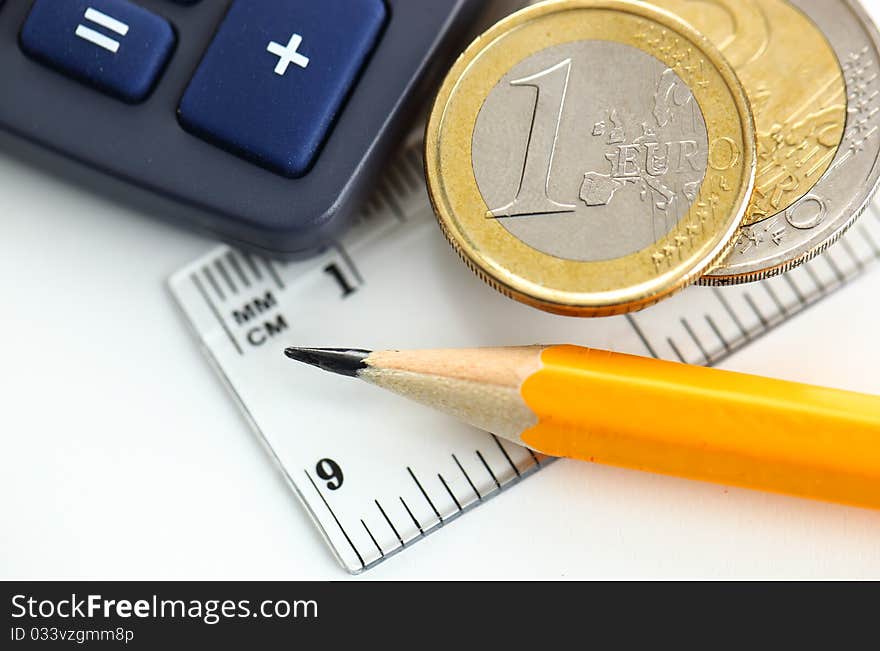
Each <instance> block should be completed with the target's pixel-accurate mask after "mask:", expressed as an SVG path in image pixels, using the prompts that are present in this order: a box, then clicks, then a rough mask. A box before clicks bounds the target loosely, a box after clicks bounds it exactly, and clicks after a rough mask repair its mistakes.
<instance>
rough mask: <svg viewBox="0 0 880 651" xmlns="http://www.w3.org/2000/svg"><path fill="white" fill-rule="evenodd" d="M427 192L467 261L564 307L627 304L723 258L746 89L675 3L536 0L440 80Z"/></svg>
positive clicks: (517, 293)
mask: <svg viewBox="0 0 880 651" xmlns="http://www.w3.org/2000/svg"><path fill="white" fill-rule="evenodd" d="M425 143H426V144H425V146H426V152H425V165H426V173H427V179H428V189H429V195H430V197H431V201H432V203H433V206H434V210H435V212H436V214H437V217H438V220H439V223H440V226H441V228H442V230H443V232H444V233H445V235H446V237H447V239H448V240H449V242H450V243H451V244H452V246H453V247H454V248H455V250H456V251H457V252H458V253H459V255H460V256H461V258H462V259H463V260H464V261H465V263H466V264H467V265H468V266H469V267H471V269H473V270H474V271H475V272H476V273H477V275H478V276H479V277H481V278H482V279H483V280H485V281H486V282H487V283H489V284H490V285H491V286H492V287H494V288H495V289H497V290H498V291H500V292H502V293H504V294H506V295H508V296H510V297H512V298H514V299H517V300H519V301H522V302H524V303H526V304H529V305H531V306H534V307H537V308H540V309H543V310H547V311H550V312H555V313H559V314H566V315H574V316H604V315H613V314H620V313H625V312H629V311H633V310H638V309H641V308H644V307H647V306H648V305H651V304H653V303H655V302H657V301H659V300H661V299H663V298H665V297H667V296H669V295H671V294H673V293H674V292H676V291H678V290H680V289H682V288H683V287H685V286H687V285H690V284H691V283H693V282H694V281H695V280H696V279H697V278H699V277H700V276H701V275H702V274H703V273H704V272H705V270H706V269H708V268H710V267H711V265H712V264H713V263H715V262H716V261H718V260H719V259H721V258H722V257H723V256H724V255H726V254H727V253H728V251H729V250H730V247H731V246H732V244H733V236H734V234H735V233H736V231H737V228H738V227H739V226H740V223H741V221H742V219H743V217H744V215H745V212H746V210H747V208H748V205H749V200H750V197H751V194H752V188H753V185H754V180H755V167H756V143H755V128H754V122H753V119H752V114H751V110H750V106H749V102H748V99H747V95H746V91H745V90H744V88H743V86H742V85H741V84H740V82H739V80H738V78H737V76H736V74H735V73H734V71H733V69H732V68H731V67H730V65H729V64H728V63H727V62H726V60H725V59H724V57H723V56H722V55H721V54H720V52H719V51H718V49H716V47H715V46H714V45H712V44H711V43H710V42H709V41H708V40H707V39H706V38H705V37H703V36H702V35H701V34H700V33H698V32H697V31H695V30H694V28H692V27H690V26H688V25H687V24H686V23H684V22H682V21H681V20H679V19H678V18H676V17H675V16H674V15H673V14H671V13H667V12H664V11H663V10H660V9H657V8H653V7H650V6H648V5H645V4H642V3H632V2H624V1H621V0H557V1H555V2H546V3H542V4H539V5H534V6H532V7H529V8H527V9H524V10H522V11H520V12H518V13H516V14H513V15H512V16H510V17H508V18H506V19H504V20H502V21H501V22H500V23H498V24H497V25H495V26H494V27H492V28H491V29H489V30H488V31H487V32H486V33H485V34H483V35H482V36H480V37H479V38H478V39H477V40H476V41H475V42H474V43H473V44H471V46H470V47H469V48H468V49H467V50H466V51H465V52H464V54H463V55H462V56H461V57H460V58H459V60H458V61H457V62H456V63H455V65H454V66H453V68H452V70H451V71H450V72H449V74H448V76H447V78H446V80H445V82H444V84H443V86H442V87H441V89H440V92H439V94H438V97H437V100H436V102H435V104H434V107H433V109H432V112H431V116H430V118H429V121H428V126H427V132H426V138H425Z"/></svg>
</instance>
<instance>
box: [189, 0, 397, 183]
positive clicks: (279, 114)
mask: <svg viewBox="0 0 880 651" xmlns="http://www.w3.org/2000/svg"><path fill="white" fill-rule="evenodd" d="M386 19H387V12H386V8H385V3H384V2H383V0H320V1H317V0H286V1H285V2H277V1H276V0H235V1H234V2H233V3H232V5H231V7H230V9H229V11H228V13H227V14H226V17H225V18H224V20H223V23H222V24H221V25H220V29H219V30H218V31H217V35H216V36H215V37H214V40H213V41H212V42H211V45H210V46H209V47H208V50H207V52H206V53H205V56H204V58H203V59H202V62H201V64H200V65H199V67H198V69H197V70H196V73H195V75H194V76H193V78H192V81H191V82H190V84H189V86H188V88H187V89H186V92H185V93H184V95H183V99H181V102H180V106H179V108H178V114H179V117H180V121H181V124H182V125H183V126H184V128H185V129H187V130H188V131H190V132H192V133H194V134H196V135H197V136H199V137H201V138H204V139H206V140H208V141H210V142H212V143H214V144H216V145H218V146H220V147H223V148H225V149H228V150H229V151H231V152H233V153H235V154H237V155H239V156H243V157H245V158H248V159H250V160H252V161H254V162H256V163H258V164H260V165H263V166H264V167H267V168H269V169H271V170H273V171H275V172H277V173H279V174H283V175H285V176H289V177H300V176H303V175H305V174H306V173H307V172H308V170H309V168H310V167H311V166H312V164H313V163H314V161H315V158H316V156H317V154H318V151H319V149H320V147H321V145H322V143H323V142H324V140H325V138H326V137H327V135H328V133H329V131H330V128H331V127H332V125H333V121H334V119H335V117H336V115H337V113H338V112H339V109H340V107H341V106H342V103H343V101H344V100H345V97H346V96H347V95H348V93H349V92H350V90H351V88H352V86H353V85H354V83H355V82H356V80H357V77H358V74H359V73H360V70H361V68H362V67H363V65H364V62H365V61H366V59H367V57H368V56H369V54H370V52H371V51H372V50H373V48H374V47H375V46H376V43H377V41H378V38H379V34H380V32H381V31H382V27H383V25H384V24H385V21H386Z"/></svg>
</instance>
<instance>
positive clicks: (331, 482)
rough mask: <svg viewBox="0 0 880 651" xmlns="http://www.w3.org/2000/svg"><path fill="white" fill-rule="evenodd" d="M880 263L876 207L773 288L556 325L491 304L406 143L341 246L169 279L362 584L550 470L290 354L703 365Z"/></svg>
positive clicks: (731, 291) (238, 258)
mask: <svg viewBox="0 0 880 651" xmlns="http://www.w3.org/2000/svg"><path fill="white" fill-rule="evenodd" d="M878 259H880V213H878V212H877V211H876V208H875V207H874V206H872V207H870V208H869V209H868V212H867V214H865V215H864V217H863V218H862V219H861V220H860V222H858V223H857V224H856V226H855V227H854V228H853V229H852V230H851V231H850V233H849V234H848V235H847V236H845V238H844V239H843V240H841V242H840V243H839V244H837V245H835V246H834V247H832V248H831V249H830V250H829V251H828V252H826V253H825V254H824V255H822V256H821V257H819V258H817V259H815V260H814V261H813V262H811V263H809V264H807V265H805V266H803V267H801V268H799V269H797V270H795V271H793V272H790V273H788V274H786V275H784V276H781V277H778V278H775V279H771V280H768V281H764V282H761V283H756V284H751V285H744V286H740V287H732V288H724V289H714V288H703V287H693V288H690V289H688V290H686V291H684V292H683V293H681V294H679V295H678V296H676V297H674V298H672V299H670V300H667V301H665V302H663V303H661V304H660V305H657V306H655V307H653V308H650V309H648V310H646V311H644V312H641V313H638V314H635V315H630V316H622V317H614V318H610V319H596V320H586V319H570V318H565V317H557V316H551V315H547V314H543V313H541V312H538V311H536V310H533V309H530V308H528V307H525V306H523V305H520V304H518V303H515V302H513V301H510V300H508V299H506V298H504V297H502V296H501V295H499V294H497V293H496V292H494V291H493V290H491V289H490V288H488V287H487V286H485V285H484V284H483V283H482V282H481V281H479V280H478V279H477V278H476V277H474V276H473V275H472V274H471V272H470V271H469V270H467V269H466V268H465V266H464V265H463V264H461V263H460V262H459V261H458V259H457V258H456V256H455V254H454V253H453V252H452V250H451V248H450V247H449V246H448V245H447V243H446V241H445V240H444V238H443V236H442V235H441V233H440V230H439V228H437V226H436V224H435V222H434V218H433V215H432V212H431V207H430V204H429V202H428V199H427V196H426V193H425V186H424V183H423V181H422V164H421V160H420V158H419V154H418V149H417V148H416V147H410V148H408V149H406V150H405V152H404V154H403V155H402V156H401V157H400V158H399V159H398V160H397V161H395V162H394V163H392V164H391V165H390V166H389V169H388V174H387V177H386V179H385V181H384V182H383V183H382V184H381V185H380V187H379V188H378V189H377V192H376V194H375V196H374V197H373V199H372V200H371V201H370V202H369V203H368V205H367V206H366V207H365V208H364V210H363V212H362V214H361V216H360V218H359V220H358V222H357V224H356V225H355V226H354V228H353V229H352V230H351V231H350V232H349V233H348V235H347V237H346V238H345V240H344V241H342V242H340V243H339V244H338V245H336V246H334V247H332V248H329V249H328V250H326V251H325V252H324V253H322V254H321V255H319V256H318V257H316V258H312V259H309V260H306V261H302V262H293V263H279V262H275V261H270V260H266V259H262V258H258V257H255V256H251V255H246V254H242V253H240V252H238V251H236V250H234V249H231V248H229V247H227V246H220V247H217V248H215V249H213V250H212V251H210V252H209V253H207V254H206V255H204V256H203V257H200V258H199V259H198V260H196V261H195V262H193V263H192V264H190V265H188V266H186V267H185V268H184V269H182V270H181V271H180V272H178V273H176V274H175V275H174V276H173V277H172V278H171V279H170V288H171V291H172V293H173V295H174V297H175V298H176V300H177V302H178V303H179V305H180V307H181V308H182V310H183V312H184V314H185V315H186V318H187V320H188V321H189V323H190V325H191V327H192V330H193V332H194V334H195V336H196V338H197V339H198V341H199V342H200V344H201V346H202V347H203V348H204V350H205V352H206V354H207V356H208V358H209V359H210V360H211V362H212V363H213V365H214V367H215V368H216V369H217V371H218V372H219V373H220V374H221V376H222V377H223V378H224V380H225V382H226V384H227V385H228V387H229V389H230V391H231V392H232V394H233V395H234V396H235V398H236V399H237V400H238V402H239V404H240V405H241V408H242V409H243V410H244V412H245V413H246V414H247V416H248V418H249V420H250V422H251V423H252V425H253V428H254V430H255V431H256V433H257V434H258V435H259V436H260V437H261V438H262V440H263V441H264V442H265V444H266V446H267V448H268V450H269V452H270V454H271V456H272V457H273V458H274V460H275V461H276V462H277V464H278V466H279V467H280V469H281V471H282V472H283V473H284V475H285V476H286V478H287V480H288V482H289V484H290V486H291V488H292V489H293V491H294V492H295V493H296V495H297V496H298V497H299V499H300V500H301V501H302V503H303V504H304V506H305V507H306V509H307V510H308V512H309V514H310V515H311V517H312V519H313V520H314V522H315V524H316V525H317V526H318V527H319V528H320V529H321V531H322V532H323V534H324V537H325V538H326V540H327V542H328V543H329V545H330V546H331V548H332V549H333V551H334V552H335V554H336V556H337V558H338V559H339V561H340V563H341V564H342V565H343V567H345V568H346V569H347V570H349V571H350V572H361V571H363V570H365V569H368V568H370V567H372V566H374V565H375V564H377V563H379V562H381V561H382V560H384V559H386V558H388V557H390V556H391V555H393V554H395V553H397V552H399V551H401V550H404V549H406V548H408V547H409V546H410V545H412V544H413V543H414V542H416V541H418V540H420V539H421V538H423V537H424V536H426V535H428V534H430V533H432V532H434V531H437V530H438V529H440V528H441V527H443V526H446V525H449V524H450V523H451V522H452V521H453V520H455V519H456V518H457V517H458V516H460V515H461V514H463V513H464V512H466V511H469V510H471V509H473V508H474V507H476V506H478V505H479V504H481V503H482V502H484V501H485V500H487V499H489V498H491V497H493V496H495V495H497V494H499V493H500V492H501V491H502V490H504V489H505V488H507V487H509V486H512V485H514V484H516V483H518V482H519V481H521V480H522V479H525V478H526V477H528V476H530V475H532V474H533V473H534V472H535V471H536V470H538V469H540V468H541V467H542V466H543V465H544V464H545V463H547V462H549V461H550V459H548V458H545V457H541V456H539V455H535V454H533V453H531V452H530V451H529V450H526V449H524V448H519V447H517V446H515V445H512V444H509V443H507V442H503V441H500V440H499V439H497V438H495V437H493V436H491V435H489V434H486V433H483V432H479V431H475V430H473V429H470V428H468V427H466V426H463V425H460V424H458V423H456V422H454V421H452V420H450V419H448V418H447V417H445V416H442V415H440V414H436V413H433V412H432V411H430V410H427V409H424V408H421V407H419V406H417V405H412V404H409V403H408V402H406V401H404V400H403V399H401V398H398V397H396V396H393V395H389V394H387V393H385V392H382V391H380V390H378V389H375V388H374V387H371V386H369V385H366V384H364V383H359V382H355V381H349V380H346V379H343V378H339V377H335V376H331V375H329V374H326V373H322V372H320V371H318V370H315V369H312V368H308V367H304V366H301V365H297V364H294V363H292V362H289V361H288V360H286V359H285V358H284V356H283V355H282V350H283V348H284V347H285V346H287V345H303V346H310V345H311V346H353V347H362V348H440V347H452V346H480V345H486V346H488V345H513V344H531V343H557V342H565V343H577V344H582V345H587V346H592V347H596V348H607V349H612V350H618V351H622V352H631V353H636V354H640V355H652V356H656V357H662V358H665V359H672V360H680V361H686V362H689V363H695V364H713V363H716V362H718V361H720V360H722V359H724V358H725V357H726V356H728V355H730V354H731V353H733V352H734V351H736V350H738V349H740V348H742V347H743V346H746V345H748V344H749V342H751V341H753V340H754V339H756V338H757V337H760V336H761V335H762V334H764V333H766V332H768V331H769V330H771V329H772V328H775V327H777V326H779V325H780V324H782V323H784V322H785V321H787V320H788V319H790V318H791V317H793V316H795V315H796V314H797V313H799V312H801V311H802V310H804V309H805V308H807V307H809V306H810V305H812V304H814V303H816V302H817V301H819V300H821V299H822V298H823V297H824V296H826V295H827V294H829V293H830V292H832V291H834V290H835V289H837V288H839V287H841V286H842V285H844V284H845V283H846V282H847V281H848V280H850V279H851V278H853V277H854V276H857V275H859V274H861V273H862V272H863V271H864V270H865V269H866V268H867V267H869V266H870V265H871V264H872V263H873V262H875V261H877V260H878Z"/></svg>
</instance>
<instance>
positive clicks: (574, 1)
mask: <svg viewBox="0 0 880 651" xmlns="http://www.w3.org/2000/svg"><path fill="white" fill-rule="evenodd" d="M583 9H587V10H608V11H612V12H622V13H627V14H631V15H635V16H637V17H639V18H642V19H647V20H649V21H651V22H654V23H656V24H659V25H660V26H662V27H665V28H666V29H668V30H670V31H671V32H673V33H675V34H676V35H677V36H678V37H680V38H682V39H683V40H685V41H688V42H689V43H690V44H691V45H693V47H694V48H695V50H697V51H698V52H699V53H700V55H702V56H703V57H705V59H706V60H707V62H708V63H709V64H710V65H712V66H713V67H714V68H715V69H716V71H717V73H718V75H719V77H720V79H721V80H722V82H723V83H724V84H725V85H726V87H727V91H728V92H729V94H730V96H731V99H732V101H733V105H734V106H735V107H736V109H737V114H738V115H737V116H736V117H738V122H739V124H740V127H741V130H742V134H741V135H742V144H743V151H742V165H743V172H742V175H743V176H745V177H747V182H746V183H741V184H740V187H739V188H738V192H737V194H736V195H735V197H734V198H733V200H732V202H731V205H732V206H733V210H732V212H733V214H731V215H728V222H729V223H726V225H725V224H724V223H722V228H721V229H719V232H718V233H716V234H715V235H714V240H715V245H714V246H712V247H711V248H710V249H709V251H708V252H707V253H706V254H705V255H704V256H703V257H701V258H697V259H695V260H694V261H693V264H692V266H691V267H689V268H687V269H685V270H684V271H683V272H682V273H681V274H679V275H676V276H674V277H673V276H672V275H671V274H669V273H668V272H665V273H658V274H657V276H655V277H652V278H649V279H648V280H647V281H646V280H643V279H639V280H638V281H635V282H633V283H632V284H630V285H625V286H623V287H620V288H616V289H613V290H605V291H601V292H595V291H594V292H574V291H570V290H562V289H553V288H547V287H542V286H540V285H538V284H536V283H534V282H533V281H529V280H527V279H526V278H523V277H521V276H518V275H514V274H513V273H507V274H506V275H501V274H498V273H493V271H492V269H491V265H490V264H488V261H487V258H486V256H485V255H484V254H482V253H481V252H480V250H478V249H476V248H475V247H474V246H473V245H472V244H471V243H470V241H469V240H468V238H467V237H464V236H463V234H462V233H460V232H459V228H458V226H457V224H456V220H455V216H454V214H453V211H452V210H451V209H450V206H449V205H448V204H447V201H448V199H447V198H446V196H445V193H444V182H443V179H444V175H443V174H442V172H441V164H443V165H450V166H453V169H454V168H455V166H459V165H469V166H470V169H471V170H473V165H472V160H471V152H470V147H468V148H467V151H457V152H455V153H454V157H455V160H452V161H444V160H443V157H442V156H441V149H440V138H441V134H442V131H443V127H444V122H445V118H446V116H447V113H448V112H449V110H450V103H451V102H452V101H453V99H454V96H455V92H456V89H457V87H458V86H459V84H460V82H461V81H462V80H463V78H464V76H465V75H466V73H467V72H469V69H470V66H471V65H472V63H473V62H474V61H475V60H476V59H477V58H478V57H479V56H480V55H481V54H482V53H483V52H485V51H486V50H488V49H489V48H490V47H491V46H492V45H493V44H494V42H495V41H496V39H498V38H500V37H503V36H505V35H506V34H508V33H509V32H510V31H512V30H514V29H516V28H517V27H519V26H521V25H524V24H526V23H528V22H530V21H532V20H535V19H538V18H541V17H542V16H544V15H547V14H552V13H556V12H562V11H570V10H583ZM484 85H486V86H488V87H487V88H485V96H488V93H489V92H491V90H492V88H493V87H494V83H492V80H489V83H487V84H484ZM701 110H703V107H702V106H701ZM704 117H705V113H704ZM719 119H720V118H719ZM710 120H711V116H709V117H708V118H706V122H707V125H708V124H709V122H710ZM474 122H476V118H475V120H474ZM470 138H471V140H470V142H471V143H472V141H473V134H470ZM756 161H757V154H756V143H755V128H754V118H753V116H752V111H751V105H750V103H749V101H748V95H747V93H746V90H745V88H743V86H742V84H741V83H740V82H739V79H738V77H737V76H736V73H735V72H734V70H733V68H732V67H731V66H730V65H729V64H728V63H727V61H726V59H725V58H724V57H723V55H722V54H721V53H720V51H719V50H718V49H717V48H716V47H715V46H714V45H713V44H712V43H711V42H710V41H709V40H708V39H707V38H705V37H704V36H702V35H701V34H700V33H699V32H697V31H696V30H695V29H694V28H692V27H690V26H689V25H688V24H687V23H685V22H684V21H683V20H681V19H679V18H678V17H676V16H675V15H674V14H671V13H670V12H668V11H665V10H663V9H660V8H656V7H652V6H647V5H642V4H634V3H632V2H628V1H626V0H549V1H548V2H543V3H540V4H536V5H532V6H530V7H527V8H525V9H523V10H520V11H518V12H516V13H514V14H512V15H511V16H509V17H507V18H505V19H503V20H502V21H500V22H499V23H497V24H496V25H495V26H493V27H492V28H490V29H489V30H488V31H487V32H485V33H484V34H483V35H481V36H480V37H478V38H477V39H476V40H475V41H474V42H473V43H472V44H471V45H470V46H469V47H468V48H467V49H466V50H465V51H464V53H462V55H461V56H460V57H459V58H458V60H457V61H456V62H455V64H454V65H453V67H452V68H451V70H450V72H449V73H448V75H447V77H446V79H445V81H444V83H443V85H442V86H441V88H440V91H439V92H438V94H437V98H436V100H435V102H434V105H433V108H432V110H431V114H430V117H429V120H428V122H427V126H426V134H425V173H426V177H427V180H428V194H429V197H430V200H431V203H432V205H433V208H434V212H435V215H436V216H437V219H438V222H439V224H440V227H441V229H442V231H443V233H444V235H445V236H446V239H447V240H448V241H449V242H450V244H451V245H452V246H453V248H454V249H455V250H456V252H457V253H458V254H459V256H460V257H461V259H462V260H463V261H464V262H465V264H466V265H467V266H468V267H469V268H470V269H471V270H472V271H473V272H474V273H475V274H476V275H477V276H478V277H480V278H481V279H482V280H483V281H484V282H486V283H487V284H489V285H490V286H492V287H493V288H495V289H496V290H497V291H499V292H501V293H502V294H505V295H507V296H509V297H511V298H514V299H515V300H518V301H520V302H523V303H526V304H528V305H531V306H533V307H537V308H540V309H542V310H546V311H549V312H554V313H558V314H565V315H572V316H609V315H614V314H621V313H625V312H630V311H635V310H639V309H642V308H645V307H648V306H649V305H652V304H654V303H656V302H657V301H659V300H661V299H663V298H665V297H667V296H669V295H671V294H673V293H675V292H677V291H679V290H681V289H683V288H684V287H686V286H688V285H690V284H692V283H693V282H694V281H695V280H696V279H697V278H699V276H700V275H702V273H703V272H704V271H705V270H706V269H707V268H710V267H711V266H712V265H713V264H714V263H716V262H717V261H718V260H720V259H722V258H723V257H724V256H726V254H727V253H728V252H729V250H730V249H731V247H732V246H733V245H734V243H735V239H734V237H733V236H734V234H735V233H736V232H737V231H738V229H739V227H740V224H741V221H742V218H743V216H744V214H745V211H746V210H747V208H748V205H749V200H750V198H751V194H752V189H753V186H754V181H755V169H756V164H757V162H756ZM708 173H709V170H708V169H707V175H708ZM704 182H705V179H704ZM694 208H695V206H694V205H692V206H691V209H690V210H691V211H693V210H694ZM486 210H488V209H486ZM707 241H708V242H712V241H713V237H711V236H710V237H709V238H708V239H707ZM526 246H527V245H526ZM528 248H531V247H528ZM532 250H533V251H534V249H532ZM534 255H536V256H540V257H543V256H547V255H548V254H543V253H540V252H538V251H535V252H534ZM549 257H551V258H555V256H549ZM560 260H561V259H560ZM571 262H572V263H573V264H587V263H574V261H571ZM496 265H497V263H496ZM499 266H500V265H499ZM664 276H665V277H666V279H665V280H664Z"/></svg>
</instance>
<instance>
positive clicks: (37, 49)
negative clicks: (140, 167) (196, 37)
mask: <svg viewBox="0 0 880 651" xmlns="http://www.w3.org/2000/svg"><path fill="white" fill-rule="evenodd" d="M175 41H176V37H175V35H174V30H173V29H172V28H171V25H169V24H168V22H167V21H166V20H164V19H163V18H160V17H159V16H157V15H156V14H154V13H152V12H149V11H147V10H146V9H143V8H142V7H139V6H137V5H135V4H133V3H131V2H128V0H85V1H82V0H64V1H63V2H59V1H58V0H36V1H35V2H34V4H33V7H32V8H31V12H30V14H28V17H27V20H26V21H25V23H24V26H23V27H22V29H21V37H20V43H21V48H22V49H23V50H24V52H25V53H26V54H27V55H29V56H31V57H32V58H34V59H36V60H38V61H40V62H41V63H44V64H46V65H48V66H51V67H53V68H56V69H58V70H60V71H61V72H64V73H67V74H68V75H70V76H72V77H75V78H77V79H79V80H81V81H84V82H86V83H88V84H91V85H92V86H94V87H95V88H97V89H99V90H101V91H103V92H105V93H108V94H109V95H113V96H115V97H118V98H119V99H122V100H124V101H126V102H132V103H133V102H139V101H141V100H143V99H145V98H146V96H147V95H148V94H149V93H150V91H151V90H152V88H153V86H154V85H155V83H156V80H157V79H158V77H159V74H160V73H161V71H162V68H163V67H164V66H165V62H166V61H167V60H168V57H169V56H170V55H171V51H172V50H173V49H174V44H175Z"/></svg>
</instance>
